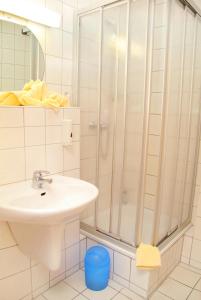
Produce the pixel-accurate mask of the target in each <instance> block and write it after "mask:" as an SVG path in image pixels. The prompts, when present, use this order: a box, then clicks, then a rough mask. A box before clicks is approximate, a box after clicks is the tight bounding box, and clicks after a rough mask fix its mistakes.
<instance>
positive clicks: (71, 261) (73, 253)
mask: <svg viewBox="0 0 201 300" xmlns="http://www.w3.org/2000/svg"><path fill="white" fill-rule="evenodd" d="M79 256H80V252H79V243H78V244H75V245H73V246H71V247H69V248H66V270H69V269H72V268H73V267H74V266H76V265H78V264H79Z"/></svg>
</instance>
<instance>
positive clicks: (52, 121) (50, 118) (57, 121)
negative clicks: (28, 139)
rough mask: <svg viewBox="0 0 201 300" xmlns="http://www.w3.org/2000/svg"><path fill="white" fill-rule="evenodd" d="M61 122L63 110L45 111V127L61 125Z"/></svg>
mask: <svg viewBox="0 0 201 300" xmlns="http://www.w3.org/2000/svg"><path fill="white" fill-rule="evenodd" d="M62 120H63V110H58V111H54V110H51V109H47V110H46V125H47V126H49V125H61V123H62Z"/></svg>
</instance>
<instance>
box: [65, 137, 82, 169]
mask: <svg viewBox="0 0 201 300" xmlns="http://www.w3.org/2000/svg"><path fill="white" fill-rule="evenodd" d="M79 157H80V143H79V142H73V144H72V145H70V146H67V147H64V171H68V170H74V169H79V168H80V162H79Z"/></svg>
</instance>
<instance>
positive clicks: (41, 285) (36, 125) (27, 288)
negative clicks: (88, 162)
mask: <svg viewBox="0 0 201 300" xmlns="http://www.w3.org/2000/svg"><path fill="white" fill-rule="evenodd" d="M63 119H72V120H73V144H72V146H69V147H67V148H64V147H63V145H62V140H61V130H62V128H61V124H62V120H63ZM79 131H80V111H79V108H76V107H72V108H63V109H60V110H59V111H57V112H55V111H52V110H48V109H44V108H39V107H17V108H14V107H1V108H0V185H3V184H8V183H12V182H18V181H21V180H26V179H31V177H32V174H33V171H34V170H36V169H44V170H49V171H50V172H51V174H56V173H59V174H64V175H68V176H73V177H79V168H80V166H79V165H80V154H79V149H80V138H79ZM63 245H64V246H63V250H62V265H61V268H60V269H59V270H58V271H57V272H49V271H48V270H47V269H46V268H45V267H43V266H42V265H40V264H39V263H38V262H36V261H34V260H32V259H30V258H29V257H27V256H25V255H24V254H23V253H22V252H21V251H20V250H19V249H18V247H17V245H16V242H15V240H14V238H13V236H12V234H11V232H10V230H9V227H8V225H7V223H5V222H0V266H1V267H0V299H4V300H18V299H21V298H23V297H25V296H26V295H28V296H30V297H29V298H26V299H31V297H32V296H36V295H38V294H40V293H41V292H42V291H44V290H46V289H47V288H48V287H49V286H51V285H52V284H54V283H56V282H57V281H59V280H61V279H63V278H65V276H68V275H69V274H71V273H72V272H73V271H74V270H75V268H77V269H78V267H79V255H80V253H79V221H78V220H75V221H73V222H72V223H70V224H67V225H66V230H65V238H64V243H63ZM9 285H12V289H9ZM2 295H3V297H4V298H2Z"/></svg>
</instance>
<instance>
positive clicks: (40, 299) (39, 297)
mask: <svg viewBox="0 0 201 300" xmlns="http://www.w3.org/2000/svg"><path fill="white" fill-rule="evenodd" d="M34 300H45V298H44V297H43V296H38V297H37V298H34Z"/></svg>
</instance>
